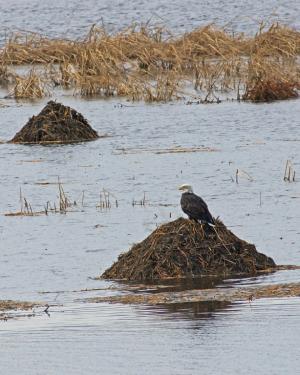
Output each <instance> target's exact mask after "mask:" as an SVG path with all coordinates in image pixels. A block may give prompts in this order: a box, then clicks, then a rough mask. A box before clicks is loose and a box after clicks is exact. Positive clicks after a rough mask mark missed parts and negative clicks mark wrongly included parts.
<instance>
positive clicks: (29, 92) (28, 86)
mask: <svg viewBox="0 0 300 375" xmlns="http://www.w3.org/2000/svg"><path fill="white" fill-rule="evenodd" d="M15 79H16V84H15V86H14V89H13V91H12V92H11V93H10V94H9V96H13V97H14V98H17V99H22V98H26V99H35V98H43V97H45V96H49V95H50V90H49V87H48V85H47V82H46V81H45V80H44V79H43V77H41V76H40V75H39V74H38V73H37V72H36V71H35V69H34V68H33V69H31V70H30V71H29V73H28V74H27V75H26V76H25V77H21V76H16V78H15Z"/></svg>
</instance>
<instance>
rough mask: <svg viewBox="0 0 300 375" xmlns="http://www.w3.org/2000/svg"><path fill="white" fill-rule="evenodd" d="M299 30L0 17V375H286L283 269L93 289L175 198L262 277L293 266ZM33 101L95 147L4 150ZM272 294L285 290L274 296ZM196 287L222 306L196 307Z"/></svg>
mask: <svg viewBox="0 0 300 375" xmlns="http://www.w3.org/2000/svg"><path fill="white" fill-rule="evenodd" d="M299 19H300V13H299V7H297V6H296V3H295V4H294V3H293V2H286V1H280V2H275V1H267V2H259V1H255V2H251V3H249V4H242V3H237V2H236V3H235V2H230V3H224V2H222V1H219V0H218V1H215V2H208V3H203V4H199V2H197V1H190V2H188V3H185V2H180V1H178V0H176V1H174V2H164V1H154V2H152V3H150V2H145V1H143V0H142V1H139V2H135V1H128V2H123V3H122V2H121V1H110V2H109V1H101V2H97V1H93V0H88V1H86V2H79V1H77V0H75V1H73V2H72V3H70V2H67V1H62V2H59V4H53V3H50V2H49V1H43V2H37V1H29V0H24V1H21V0H13V1H12V0H8V1H7V2H5V7H4V5H3V6H1V11H0V25H1V26H0V44H1V50H0V83H1V86H0V114H1V117H0V141H1V143H0V176H1V184H0V197H1V200H0V345H1V361H0V372H1V374H2V373H3V374H16V373H22V374H42V375H44V374H45V375H46V374H47V375H48V374H51V375H52V374H53V375H56V374H94V373H99V372H100V373H102V374H140V373H141V372H143V373H144V374H197V373H199V372H203V371H204V372H205V373H206V374H230V375H231V374H253V373H256V374H267V373H272V374H283V373H284V374H291V375H292V374H295V373H297V371H298V368H299V365H300V361H299V345H300V339H299V337H300V299H299V281H300V270H299V269H285V267H282V268H281V269H279V270H278V271H276V272H272V273H262V274H258V275H255V276H252V277H243V278H242V277H230V278H229V277H227V278H225V279H224V278H222V277H220V278H205V279H204V278H203V279H201V278H200V279H194V280H192V279H179V280H164V281H161V282H159V281H156V282H152V283H141V282H138V283H135V282H132V281H131V282H117V281H109V280H103V279H101V278H99V276H100V275H101V274H102V273H103V272H104V271H105V270H106V269H107V268H108V267H110V266H111V264H112V263H113V262H114V261H115V260H116V259H117V258H118V256H119V254H120V253H122V252H125V251H127V250H128V249H129V248H130V247H131V246H132V245H133V244H135V243H138V242H140V241H142V240H143V239H144V238H145V237H146V236H148V235H149V234H150V233H151V232H152V231H153V230H155V229H156V228H157V226H159V225H161V224H163V223H167V222H168V221H171V220H175V219H177V218H179V217H180V216H182V215H183V214H182V212H181V209H180V205H179V200H180V192H179V191H178V186H179V185H181V184H183V183H191V184H192V185H193V187H194V190H195V193H197V194H199V195H201V196H202V197H203V198H204V199H205V201H206V202H207V203H208V205H209V208H210V211H211V212H212V214H213V215H214V216H215V217H217V216H218V217H219V218H220V219H221V220H222V221H223V222H224V224H225V225H226V226H227V227H228V228H229V229H230V230H231V231H233V232H234V233H235V234H236V235H238V236H239V237H240V238H242V239H244V240H246V241H248V242H250V243H253V244H255V246H256V248H257V249H258V250H259V251H261V252H263V253H265V254H267V255H268V256H270V257H272V258H273V259H274V260H275V262H276V263H277V264H279V265H300V250H299V243H300V229H299V223H300V188H299V179H300V148H299V146H300V130H299V126H300V120H299V119H300V106H299V98H298V97H297V95H298V92H299V88H300V84H299V71H300V69H299V51H300V37H299V27H300V24H299ZM275 99H276V100H275ZM49 100H55V101H57V102H60V103H63V104H64V105H66V106H70V107H72V108H74V109H75V110H76V111H78V112H80V113H81V114H82V115H83V116H84V117H85V118H86V119H87V120H88V122H89V124H90V125H91V126H92V127H93V129H95V130H96V131H97V132H98V134H99V135H100V138H98V139H96V140H93V141H91V142H81V143H72V144H47V145H41V144H36V145H28V144H13V143H9V142H8V141H10V140H11V139H12V138H13V137H14V135H15V134H16V133H17V132H18V131H19V130H20V129H21V128H22V127H23V126H24V125H25V123H26V122H27V121H28V119H29V118H30V117H31V116H33V115H36V114H38V113H39V112H40V111H41V110H42V108H43V107H44V106H45V105H46V104H47V102H48V101H49ZM66 198H67V202H69V203H70V204H66V205H63V206H62V200H63V199H64V202H66ZM75 203H76V204H75ZM54 207H55V209H54ZM281 285H283V286H284V285H286V286H288V288H292V287H291V286H292V285H297V288H295V293H294V294H293V296H292V297H291V296H289V295H291V293H287V292H286V289H285V292H282V293H281V294H280V295H279V294H278V293H277V294H276V293H275V294H274V296H273V297H272V293H273V291H274V290H277V288H279V286H281ZM256 287H257V288H258V287H261V289H262V290H264V291H266V292H265V295H263V294H262V295H261V297H262V298H252V295H250V297H251V298H250V297H249V293H250V292H249V290H250V291H251V290H252V289H251V288H256ZM286 288H287V287H286ZM206 289H213V290H216V291H217V294H218V295H220V296H221V297H222V296H223V294H226V293H227V294H230V295H235V296H236V297H235V298H234V299H233V298H232V299H230V298H229V300H227V299H226V298H223V297H222V298H219V299H218V298H217V299H216V300H214V297H210V298H208V299H207V300H206V299H205V298H204V300H195V298H194V296H195V293H196V292H195V291H197V290H198V291H200V290H202V291H204V293H206V292H205V290H206ZM243 291H244V292H243ZM267 291H269V292H270V293H269V292H267ZM173 292H174V294H173V297H174V298H173V300H172V301H171V303H164V301H165V296H168V295H169V294H168V293H173ZM246 292H247V293H248V292H249V293H248V294H247V297H246V298H242V295H243V293H246ZM268 293H269V295H267V294H268ZM182 296H185V298H182ZM266 296H267V297H268V298H265V297H266ZM7 300H11V301H22V304H21V305H20V306H16V305H15V303H14V302H9V303H8V302H5V303H2V304H1V301H7ZM140 300H142V303H140V302H138V301H140ZM124 301H125V303H123V302H124ZM155 301H159V302H155ZM31 303H34V304H35V305H32V304H31ZM16 307H17V308H16ZM18 307H20V309H19V308H18Z"/></svg>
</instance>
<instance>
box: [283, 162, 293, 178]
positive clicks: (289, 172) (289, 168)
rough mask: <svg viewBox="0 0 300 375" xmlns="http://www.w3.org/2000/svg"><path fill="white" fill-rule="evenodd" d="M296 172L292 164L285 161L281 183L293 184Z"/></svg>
mask: <svg viewBox="0 0 300 375" xmlns="http://www.w3.org/2000/svg"><path fill="white" fill-rule="evenodd" d="M295 180H296V171H295V170H294V167H293V164H292V162H291V161H290V160H287V161H286V164H285V170H284V177H283V181H288V182H295Z"/></svg>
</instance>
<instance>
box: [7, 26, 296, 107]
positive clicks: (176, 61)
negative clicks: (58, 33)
mask: <svg viewBox="0 0 300 375" xmlns="http://www.w3.org/2000/svg"><path fill="white" fill-rule="evenodd" d="M299 54H300V31H297V30H294V29H292V28H289V27H288V26H284V25H280V24H278V23H274V24H272V25H271V26H270V27H268V28H267V27H266V26H265V24H264V23H261V24H260V25H259V26H258V30H257V32H256V34H255V35H254V36H246V35H244V34H242V33H240V34H238V33H236V34H234V33H232V32H229V31H226V30H225V29H222V28H218V27H216V26H215V25H213V24H209V25H207V26H204V27H200V28H197V29H195V30H193V31H191V32H188V33H185V34H183V35H181V36H177V37H174V36H172V34H171V33H170V32H169V31H168V30H166V29H165V28H163V27H155V26H154V27H151V26H149V25H146V26H145V25H140V26H137V25H132V26H130V27H128V28H127V29H124V30H122V31H120V32H118V33H116V34H109V33H108V32H107V31H106V30H105V29H104V28H100V27H97V26H95V25H93V26H92V27H91V29H90V31H89V32H88V34H87V35H86V36H85V37H83V38H82V39H80V40H68V39H50V38H48V37H46V36H43V35H40V34H36V33H28V32H26V33H13V34H12V35H11V36H10V37H9V38H8V39H7V41H6V43H5V45H4V46H3V48H2V49H1V50H0V85H1V86H2V87H4V88H6V89H7V91H8V96H7V97H13V98H16V99H20V98H25V99H34V98H42V97H45V96H51V95H52V93H53V91H54V90H55V88H62V89H71V90H72V91H73V94H74V95H80V96H82V97H90V96H98V97H103V98H106V97H112V96H116V97H124V98H126V99H127V100H129V101H138V100H143V101H145V102H148V103H151V102H168V101H171V100H177V99H186V100H188V102H187V104H194V103H195V104H198V103H219V102H220V101H221V99H222V100H223V99H236V100H238V101H240V100H243V101H251V102H269V101H273V100H282V99H289V98H296V97H298V95H299V89H300V79H299V72H300V69H299V68H300V66H299ZM22 66H26V69H23V71H24V72H23V73H19V70H21V69H20V67H22Z"/></svg>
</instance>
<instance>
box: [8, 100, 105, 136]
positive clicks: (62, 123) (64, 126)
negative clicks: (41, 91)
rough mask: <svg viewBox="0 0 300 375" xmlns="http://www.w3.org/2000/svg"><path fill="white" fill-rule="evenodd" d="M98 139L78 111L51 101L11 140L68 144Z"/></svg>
mask: <svg viewBox="0 0 300 375" xmlns="http://www.w3.org/2000/svg"><path fill="white" fill-rule="evenodd" d="M96 138H98V134H97V132H96V131H95V130H94V129H93V128H92V127H91V126H90V125H89V124H88V122H87V120H86V119H85V118H84V117H83V116H82V115H81V114H80V113H78V112H77V111H75V110H74V109H72V108H70V107H66V106H64V105H63V104H60V103H56V102H54V101H49V102H48V103H47V105H46V106H45V107H44V108H43V110H42V111H41V112H40V113H39V114H38V115H37V116H32V117H31V118H30V119H29V121H28V122H27V124H26V125H25V126H24V127H23V128H22V129H21V130H20V131H19V132H18V133H17V134H16V135H15V136H14V138H13V139H12V140H11V142H13V143H68V142H82V141H90V140H93V139H96Z"/></svg>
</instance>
